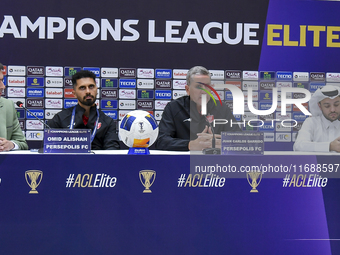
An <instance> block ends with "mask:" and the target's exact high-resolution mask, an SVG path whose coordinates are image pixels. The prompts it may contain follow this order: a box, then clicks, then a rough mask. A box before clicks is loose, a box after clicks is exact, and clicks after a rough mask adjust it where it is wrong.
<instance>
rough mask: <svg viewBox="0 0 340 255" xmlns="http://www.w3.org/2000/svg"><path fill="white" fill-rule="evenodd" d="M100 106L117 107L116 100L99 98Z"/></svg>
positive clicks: (102, 107)
mask: <svg viewBox="0 0 340 255" xmlns="http://www.w3.org/2000/svg"><path fill="white" fill-rule="evenodd" d="M100 108H101V109H117V108H118V102H117V100H101V103H100Z"/></svg>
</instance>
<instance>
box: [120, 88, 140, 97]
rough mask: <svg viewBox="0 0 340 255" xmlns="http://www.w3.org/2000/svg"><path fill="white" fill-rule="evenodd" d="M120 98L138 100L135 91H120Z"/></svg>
mask: <svg viewBox="0 0 340 255" xmlns="http://www.w3.org/2000/svg"><path fill="white" fill-rule="evenodd" d="M119 98H122V99H135V98H136V90H134V89H120V90H119Z"/></svg>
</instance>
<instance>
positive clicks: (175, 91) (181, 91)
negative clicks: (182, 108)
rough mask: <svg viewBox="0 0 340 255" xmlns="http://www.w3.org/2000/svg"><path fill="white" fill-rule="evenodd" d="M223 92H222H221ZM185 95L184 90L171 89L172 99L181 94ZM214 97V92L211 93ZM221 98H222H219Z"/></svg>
mask: <svg viewBox="0 0 340 255" xmlns="http://www.w3.org/2000/svg"><path fill="white" fill-rule="evenodd" d="M222 94H223V92H222ZM186 95H187V92H186V91H185V90H173V91H172V98H173V99H177V98H180V97H182V96H186ZM213 96H214V98H217V96H216V95H215V94H213ZM221 100H223V99H221Z"/></svg>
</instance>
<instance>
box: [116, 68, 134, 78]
mask: <svg viewBox="0 0 340 255" xmlns="http://www.w3.org/2000/svg"><path fill="white" fill-rule="evenodd" d="M136 76H137V75H136V68H119V77H120V78H136Z"/></svg>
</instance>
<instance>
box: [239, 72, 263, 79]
mask: <svg viewBox="0 0 340 255" xmlns="http://www.w3.org/2000/svg"><path fill="white" fill-rule="evenodd" d="M242 77H243V80H258V79H259V72H258V71H243V72H242Z"/></svg>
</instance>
